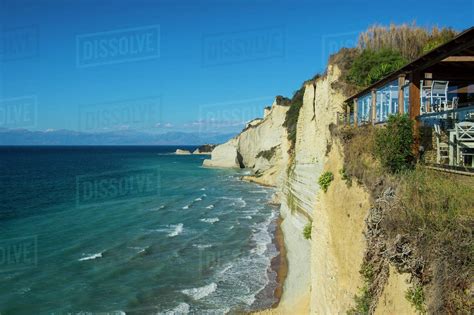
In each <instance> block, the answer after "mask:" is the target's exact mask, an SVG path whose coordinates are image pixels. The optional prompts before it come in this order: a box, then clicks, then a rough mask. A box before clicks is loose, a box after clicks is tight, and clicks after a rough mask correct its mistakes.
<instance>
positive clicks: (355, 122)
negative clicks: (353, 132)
mask: <svg viewBox="0 0 474 315" xmlns="http://www.w3.org/2000/svg"><path fill="white" fill-rule="evenodd" d="M357 112H358V110H357V98H355V99H354V127H357V125H358V124H359V122H358V116H359V115H358V113H357Z"/></svg>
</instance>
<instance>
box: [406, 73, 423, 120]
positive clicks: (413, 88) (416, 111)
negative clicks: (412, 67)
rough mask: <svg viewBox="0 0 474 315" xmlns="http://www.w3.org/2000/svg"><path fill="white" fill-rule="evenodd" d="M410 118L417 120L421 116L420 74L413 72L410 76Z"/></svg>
mask: <svg viewBox="0 0 474 315" xmlns="http://www.w3.org/2000/svg"><path fill="white" fill-rule="evenodd" d="M409 89H410V118H411V119H412V120H415V119H416V117H417V116H419V115H420V106H421V99H420V73H419V72H413V73H412V74H411V75H410V87H409Z"/></svg>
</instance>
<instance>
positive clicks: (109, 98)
mask: <svg viewBox="0 0 474 315" xmlns="http://www.w3.org/2000/svg"><path fill="white" fill-rule="evenodd" d="M473 16H474V8H473V1H472V0H451V1H442V2H441V1H436V2H434V1H424V0H420V1H402V0H401V1H398V2H397V3H395V2H392V1H387V2H384V1H362V0H352V1H269V0H255V1H232V0H222V1H205V0H202V1H181V0H176V1H172V0H161V1H160V0H156V1H140V0H138V1H131V0H126V1H124V0H115V1H112V0H108V1H100V0H97V1H89V0H82V1H78V0H76V1H70V0H61V1H60V0H55V1H51V0H49V1H43V0H33V1H24V0H0V23H1V24H0V26H1V29H0V30H1V31H2V32H1V33H0V105H1V106H3V107H2V108H0V127H8V128H27V129H32V130H51V129H71V130H83V131H108V130H116V129H141V130H144V131H154V132H164V131H171V130H173V131H177V130H180V131H191V132H199V131H201V132H202V131H215V132H228V131H233V130H239V129H240V128H241V124H242V122H243V121H245V120H249V119H251V118H253V117H255V116H259V115H260V116H261V114H262V111H263V107H264V106H267V105H270V104H271V102H272V100H273V97H274V96H275V95H280V94H281V95H287V96H290V95H291V94H292V93H293V91H295V90H296V89H297V88H298V87H299V86H300V84H301V82H302V81H304V80H305V79H308V78H310V77H312V76H313V75H314V74H316V73H317V72H322V71H324V67H325V64H326V60H327V57H328V54H329V53H330V52H331V51H332V50H335V49H336V48H337V47H340V46H344V45H353V44H354V43H355V41H356V37H357V33H358V32H359V31H362V30H364V29H366V28H367V27H368V26H370V25H372V24H374V23H379V24H388V23H390V22H394V23H403V22H411V21H413V20H416V22H417V24H418V25H422V26H432V25H439V26H445V25H447V26H452V27H454V28H455V29H458V30H462V29H465V28H467V27H470V26H471V25H473ZM114 38H115V39H120V38H125V39H124V40H125V44H124V45H125V46H123V47H124V48H123V49H124V50H123V52H122V55H121V56H119V57H118V58H115V57H113V56H112V54H111V50H110V49H111V48H110V47H112V46H110V45H111V43H112V41H111V40H113V39H114ZM100 40H103V41H102V42H105V43H107V44H108V45H109V46H107V47H108V48H107V49H108V52H107V50H106V54H105V55H103V56H102V57H101V58H96V59H93V60H92V62H90V59H87V58H89V57H88V56H89V55H87V51H89V52H91V51H93V52H95V53H99V52H100V50H99V48H97V47H96V48H94V49H96V50H95V51H94V50H87V49H89V48H90V47H92V46H87V45H91V43H97V41H100ZM140 40H141V41H140ZM133 45H135V46H133ZM88 47H89V48H88ZM144 47H148V48H144ZM134 49H135V50H134ZM146 49H149V50H146ZM229 49H230V50H229ZM2 102H3V103H2ZM5 104H7V105H5ZM1 106H0V107H1ZM15 110H16V112H15ZM2 111H3V112H2ZM21 111H25V113H23V114H22V113H21ZM107 115H108V116H107ZM94 117H95V118H94ZM107 117H108V118H107ZM94 119H96V120H94Z"/></svg>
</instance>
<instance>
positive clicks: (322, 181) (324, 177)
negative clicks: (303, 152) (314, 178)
mask: <svg viewBox="0 0 474 315" xmlns="http://www.w3.org/2000/svg"><path fill="white" fill-rule="evenodd" d="M333 179H334V175H333V174H332V173H331V172H324V173H323V174H321V176H319V180H318V184H319V186H320V187H321V189H322V190H323V191H324V192H327V191H328V188H329V185H330V184H331V182H332V180H333Z"/></svg>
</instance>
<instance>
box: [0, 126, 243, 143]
mask: <svg viewBox="0 0 474 315" xmlns="http://www.w3.org/2000/svg"><path fill="white" fill-rule="evenodd" d="M233 136H235V134H234V133H232V134H218V133H199V132H194V133H191V132H167V133H162V134H156V133H155V134H154V133H146V132H139V131H130V130H125V131H111V132H101V133H87V132H78V131H72V130H54V131H30V130H26V129H5V128H0V145H187V144H188V145H201V144H206V143H212V144H219V143H223V142H226V141H227V140H229V139H230V138H232V137H233Z"/></svg>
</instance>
